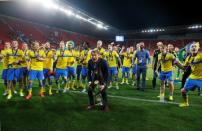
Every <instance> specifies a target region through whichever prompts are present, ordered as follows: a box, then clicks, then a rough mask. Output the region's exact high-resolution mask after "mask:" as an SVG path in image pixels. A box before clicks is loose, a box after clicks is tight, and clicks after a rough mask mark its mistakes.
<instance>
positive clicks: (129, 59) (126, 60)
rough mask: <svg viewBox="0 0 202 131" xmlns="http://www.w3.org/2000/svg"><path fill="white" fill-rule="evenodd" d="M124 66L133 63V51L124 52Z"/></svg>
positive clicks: (129, 65)
mask: <svg viewBox="0 0 202 131" xmlns="http://www.w3.org/2000/svg"><path fill="white" fill-rule="evenodd" d="M123 56H124V58H123V66H124V67H131V65H132V58H133V54H131V53H126V52H125V53H123Z"/></svg>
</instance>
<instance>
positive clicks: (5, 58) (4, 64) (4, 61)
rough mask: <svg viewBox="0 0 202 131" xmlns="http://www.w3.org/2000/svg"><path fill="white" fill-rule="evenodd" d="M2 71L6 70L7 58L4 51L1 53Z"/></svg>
mask: <svg viewBox="0 0 202 131" xmlns="http://www.w3.org/2000/svg"><path fill="white" fill-rule="evenodd" d="M1 55H3V56H2V66H3V69H8V57H7V56H6V49H5V50H2V51H1Z"/></svg>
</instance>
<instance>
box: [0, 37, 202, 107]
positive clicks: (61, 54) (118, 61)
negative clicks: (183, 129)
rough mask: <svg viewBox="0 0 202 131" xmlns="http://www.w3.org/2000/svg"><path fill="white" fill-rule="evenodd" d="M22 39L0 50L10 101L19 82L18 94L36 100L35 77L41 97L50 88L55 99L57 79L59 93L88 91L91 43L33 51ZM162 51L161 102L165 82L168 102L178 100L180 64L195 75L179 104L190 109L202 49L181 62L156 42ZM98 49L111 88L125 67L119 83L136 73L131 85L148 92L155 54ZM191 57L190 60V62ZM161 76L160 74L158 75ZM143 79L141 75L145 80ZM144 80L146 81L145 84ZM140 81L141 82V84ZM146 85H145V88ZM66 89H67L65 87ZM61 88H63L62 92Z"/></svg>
mask: <svg viewBox="0 0 202 131" xmlns="http://www.w3.org/2000/svg"><path fill="white" fill-rule="evenodd" d="M18 46H19V44H18V41H16V40H14V41H12V42H11V43H10V42H5V45H4V50H2V51H1V55H0V58H1V59H2V62H3V72H2V79H3V80H4V85H5V92H4V95H6V96H7V99H11V98H12V96H13V95H12V94H13V93H16V84H17V83H19V94H20V96H22V97H23V96H24V92H25V91H26V92H27V94H26V96H25V98H26V99H31V98H32V85H33V81H34V80H35V79H38V82H39V87H40V92H39V95H40V96H41V97H44V93H45V90H46V89H45V87H46V86H47V87H48V88H47V89H48V94H49V95H52V94H53V92H52V84H53V78H54V79H55V83H56V85H57V88H56V89H55V90H56V93H59V92H60V91H61V90H62V91H63V92H64V93H65V92H67V91H68V90H70V89H72V90H75V88H79V87H82V88H83V90H82V91H83V92H85V91H86V88H87V87H88V82H87V76H88V62H89V60H90V59H91V51H92V50H91V49H90V48H89V44H88V43H87V42H83V43H82V45H81V46H77V47H75V44H74V42H73V41H67V42H66V43H65V42H64V41H60V43H59V48H58V49H52V48H51V46H50V43H49V42H46V43H44V44H42V45H40V43H39V42H37V41H35V42H33V43H32V45H31V48H30V49H29V48H28V45H27V44H26V43H22V48H21V49H19V47H18ZM157 46H158V50H156V51H155V53H154V59H153V62H152V68H153V70H154V78H153V82H152V83H153V88H155V86H156V84H155V83H156V82H155V81H156V78H157V76H159V79H160V81H161V82H160V84H161V87H160V95H159V97H160V100H161V101H164V94H165V83H168V84H169V87H170V93H169V100H171V101H172V100H173V92H174V85H173V79H172V75H173V68H174V65H177V66H178V67H179V68H181V69H185V70H186V69H187V68H188V67H191V70H192V72H191V74H190V76H189V78H188V79H187V82H186V83H185V86H184V88H182V96H183V98H184V102H183V103H182V104H181V105H180V106H189V104H188V98H187V91H188V90H189V89H192V88H194V87H196V86H197V87H201V85H202V80H201V79H202V74H201V70H202V69H201V68H200V66H201V65H202V62H200V61H202V54H200V53H199V52H198V50H199V45H198V44H196V43H193V44H192V45H191V49H190V50H191V53H190V54H189V57H187V59H186V60H185V63H184V64H182V63H181V62H179V61H178V60H177V59H176V55H175V53H174V50H171V48H173V46H172V45H171V44H170V45H168V46H165V45H163V43H162V42H158V43H157ZM94 50H97V51H98V52H99V57H100V58H103V59H105V60H106V61H107V63H108V67H109V70H108V71H109V76H110V77H109V80H108V85H109V86H108V88H111V87H115V88H116V89H119V81H118V78H119V77H118V74H119V73H118V72H119V69H120V68H122V81H121V83H120V84H129V77H130V74H132V81H133V83H132V85H135V86H137V89H138V90H142V91H144V90H145V87H146V86H145V85H146V84H145V82H146V72H147V67H148V64H151V58H150V53H149V51H148V50H146V49H145V48H144V43H143V42H140V43H138V44H137V45H136V49H134V47H133V46H131V47H128V48H125V47H124V46H123V47H122V48H121V47H119V46H118V45H115V44H114V43H111V44H109V45H108V49H104V48H103V47H102V41H101V40H98V41H97V48H95V49H94ZM188 58H189V59H188ZM159 72H160V74H159ZM158 74H159V75H158ZM141 75H142V77H140V76H141ZM140 78H141V79H142V82H140ZM136 82H137V83H136ZM140 83H141V85H140ZM61 86H63V87H61ZM61 88H62V89H61Z"/></svg>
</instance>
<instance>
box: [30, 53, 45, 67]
mask: <svg viewBox="0 0 202 131" xmlns="http://www.w3.org/2000/svg"><path fill="white" fill-rule="evenodd" d="M28 57H29V58H30V69H31V70H38V71H42V70H43V61H39V60H38V57H42V58H45V57H46V55H45V52H44V50H38V51H29V52H28Z"/></svg>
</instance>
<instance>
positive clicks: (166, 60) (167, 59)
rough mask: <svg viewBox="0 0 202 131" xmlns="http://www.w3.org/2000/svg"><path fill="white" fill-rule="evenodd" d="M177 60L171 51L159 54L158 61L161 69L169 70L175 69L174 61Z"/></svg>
mask: <svg viewBox="0 0 202 131" xmlns="http://www.w3.org/2000/svg"><path fill="white" fill-rule="evenodd" d="M174 60H175V56H174V55H173V54H171V53H166V54H165V55H163V54H162V53H160V54H159V55H158V61H159V62H160V64H161V71H164V72H169V71H172V70H173V61H174Z"/></svg>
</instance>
